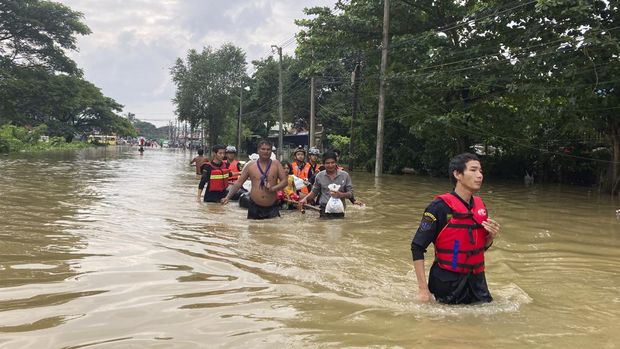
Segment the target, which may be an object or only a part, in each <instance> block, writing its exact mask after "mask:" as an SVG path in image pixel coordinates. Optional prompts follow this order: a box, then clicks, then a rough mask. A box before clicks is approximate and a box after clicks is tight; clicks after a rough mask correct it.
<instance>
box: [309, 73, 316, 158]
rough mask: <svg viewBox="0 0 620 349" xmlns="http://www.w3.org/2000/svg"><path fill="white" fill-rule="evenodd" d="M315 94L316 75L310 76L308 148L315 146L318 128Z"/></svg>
mask: <svg viewBox="0 0 620 349" xmlns="http://www.w3.org/2000/svg"><path fill="white" fill-rule="evenodd" d="M314 100H315V96H314V76H313V77H312V78H310V139H309V140H308V149H310V148H312V147H314V146H315V141H314V135H315V129H316V105H315V104H314V103H315V101H314Z"/></svg>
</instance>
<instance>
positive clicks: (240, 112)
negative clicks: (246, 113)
mask: <svg viewBox="0 0 620 349" xmlns="http://www.w3.org/2000/svg"><path fill="white" fill-rule="evenodd" d="M243 89H244V87H243V84H241V94H240V95H239V120H237V154H239V153H240V152H241V115H242V114H243Z"/></svg>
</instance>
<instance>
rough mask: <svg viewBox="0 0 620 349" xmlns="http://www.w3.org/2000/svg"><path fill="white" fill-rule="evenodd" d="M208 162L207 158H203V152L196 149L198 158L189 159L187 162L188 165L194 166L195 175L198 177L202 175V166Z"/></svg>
mask: <svg viewBox="0 0 620 349" xmlns="http://www.w3.org/2000/svg"><path fill="white" fill-rule="evenodd" d="M208 161H209V158H207V157H206V156H204V150H202V148H201V149H198V156H196V157H195V158H193V159H191V160H190V161H189V164H190V165H193V164H196V175H198V176H200V175H201V174H202V172H201V171H202V165H204V164H205V163H206V162H208Z"/></svg>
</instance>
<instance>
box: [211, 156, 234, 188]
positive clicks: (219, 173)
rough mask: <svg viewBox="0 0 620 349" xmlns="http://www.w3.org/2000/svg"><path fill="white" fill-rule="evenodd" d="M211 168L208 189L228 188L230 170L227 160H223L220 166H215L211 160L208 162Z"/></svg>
mask: <svg viewBox="0 0 620 349" xmlns="http://www.w3.org/2000/svg"><path fill="white" fill-rule="evenodd" d="M206 165H208V166H209V167H210V168H211V176H210V177H209V187H208V188H207V190H208V191H224V190H226V188H228V176H229V172H230V170H229V169H228V167H227V164H226V163H225V162H222V164H221V165H220V166H215V165H214V164H212V163H211V162H207V163H206Z"/></svg>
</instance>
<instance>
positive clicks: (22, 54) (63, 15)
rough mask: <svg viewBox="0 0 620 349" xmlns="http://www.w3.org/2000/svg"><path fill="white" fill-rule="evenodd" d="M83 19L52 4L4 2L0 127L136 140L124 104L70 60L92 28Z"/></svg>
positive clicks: (23, 0) (0, 24) (1, 8)
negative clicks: (70, 53) (41, 127)
mask: <svg viewBox="0 0 620 349" xmlns="http://www.w3.org/2000/svg"><path fill="white" fill-rule="evenodd" d="M81 20H82V14H81V13H79V12H75V11H73V10H71V9H70V8H69V7H67V6H65V5H62V4H60V3H56V2H52V1H41V0H19V1H17V0H3V1H0V68H1V69H0V125H2V124H7V123H12V124H14V125H21V126H28V127H29V128H31V127H33V126H37V125H41V124H46V125H47V129H46V131H45V134H46V135H50V136H60V137H64V139H65V140H66V141H71V140H72V139H73V137H74V136H75V135H76V134H77V135H79V134H84V133H91V132H100V133H116V134H118V135H121V136H132V135H135V130H134V129H133V127H132V126H131V124H130V123H129V122H128V121H127V120H126V119H124V118H122V117H120V116H119V115H118V114H117V113H118V112H120V111H121V109H122V105H120V104H118V103H117V102H116V101H114V100H113V99H111V98H109V97H106V96H104V95H103V94H102V93H101V90H100V89H99V88H98V87H96V86H95V85H93V84H92V83H90V82H88V81H86V80H84V79H83V78H82V72H81V71H80V69H79V68H78V67H77V65H76V64H75V62H74V61H73V60H71V59H70V58H69V57H68V56H67V51H70V50H77V45H76V42H77V36H78V35H87V34H89V33H90V29H89V28H88V27H87V26H86V25H85V24H84V23H82V21H81Z"/></svg>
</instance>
